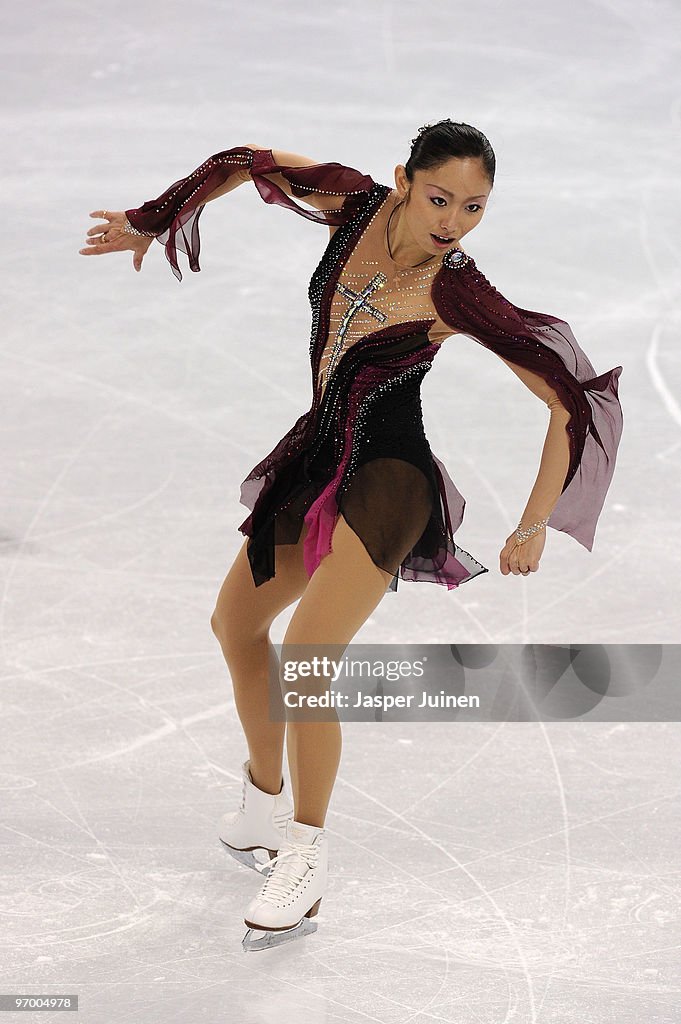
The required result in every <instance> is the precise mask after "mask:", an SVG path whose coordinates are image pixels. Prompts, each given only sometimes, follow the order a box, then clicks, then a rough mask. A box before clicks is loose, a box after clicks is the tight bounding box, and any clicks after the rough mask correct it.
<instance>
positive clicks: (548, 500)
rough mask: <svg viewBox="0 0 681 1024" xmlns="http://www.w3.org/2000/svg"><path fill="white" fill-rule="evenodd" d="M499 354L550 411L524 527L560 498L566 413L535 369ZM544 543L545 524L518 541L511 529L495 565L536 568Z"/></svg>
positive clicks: (506, 569)
mask: <svg viewBox="0 0 681 1024" xmlns="http://www.w3.org/2000/svg"><path fill="white" fill-rule="evenodd" d="M499 358H500V359H501V360H502V362H504V363H506V365H507V366H508V367H509V369H511V370H513V372H514V373H515V374H516V376H518V377H520V379H521V380H522V382H523V384H525V385H526V386H527V387H528V388H529V389H530V391H532V393H533V394H535V395H536V396H537V398H540V399H541V400H542V401H543V402H544V403H545V404H546V406H547V407H548V409H549V413H550V420H549V426H548V430H547V432H546V439H545V441H544V447H543V449H542V453H541V461H540V464H539V472H538V474H537V479H536V480H535V483H534V486H533V488H532V491H531V492H530V497H529V498H528V501H527V504H526V506H525V510H524V511H523V514H522V516H521V517H520V520H519V524H520V527H521V529H523V530H526V529H528V528H529V527H530V526H532V525H533V524H535V523H540V522H542V520H544V519H548V518H549V516H550V515H551V513H552V512H553V510H554V508H555V506H556V502H557V501H558V499H559V498H560V495H561V492H562V489H563V484H564V483H565V477H566V475H567V471H568V468H569V466H570V440H569V437H568V433H567V430H566V427H567V425H568V423H569V421H570V413H569V412H568V410H567V409H566V408H565V406H564V405H563V403H562V402H561V400H560V398H559V397H558V393H557V392H556V391H555V390H554V389H553V388H552V387H550V386H549V385H548V384H547V382H546V381H545V380H544V378H543V377H541V376H540V375H539V374H538V373H533V372H532V371H531V370H526V369H524V368H522V367H520V366H516V365H515V364H514V363H511V362H509V360H508V359H504V357H503V356H499ZM545 543H546V528H545V527H544V528H543V529H540V530H539V531H538V532H536V533H535V534H534V535H533V536H531V537H529V538H528V539H527V540H524V541H522V543H520V544H519V543H518V538H517V535H516V532H515V530H514V531H513V533H512V534H510V536H509V537H507V539H506V543H505V545H504V547H503V548H502V550H501V552H500V553H499V568H500V570H501V572H502V574H503V575H504V576H508V574H509V573H513V574H514V575H515V576H517V575H523V574H524V575H527V574H528V573H529V572H537V570H538V569H539V560H540V558H541V555H542V552H543V550H544V544H545Z"/></svg>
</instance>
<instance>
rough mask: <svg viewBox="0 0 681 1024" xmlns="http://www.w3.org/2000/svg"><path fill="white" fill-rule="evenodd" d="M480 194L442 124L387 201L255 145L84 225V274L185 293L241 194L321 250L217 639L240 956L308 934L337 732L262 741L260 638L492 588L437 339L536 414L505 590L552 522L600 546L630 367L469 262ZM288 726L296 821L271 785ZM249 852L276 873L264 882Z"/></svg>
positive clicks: (532, 564)
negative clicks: (234, 736) (439, 391)
mask: <svg viewBox="0 0 681 1024" xmlns="http://www.w3.org/2000/svg"><path fill="white" fill-rule="evenodd" d="M494 173H495V157H494V153H493V151H492V148H491V146H490V144H489V141H488V140H487V139H486V137H485V136H484V135H483V134H482V133H481V132H480V131H478V130H477V129H476V128H473V127H471V126H470V125H467V124H461V123H454V122H452V121H450V120H448V119H447V120H444V121H441V122H438V123H437V124H434V125H426V126H424V127H423V128H421V129H420V131H419V134H418V136H417V137H416V139H414V140H413V142H412V149H411V154H410V157H409V159H408V161H407V163H406V165H402V164H400V165H398V166H397V167H396V168H395V185H396V187H395V189H391V188H389V187H388V186H386V185H381V184H379V183H376V182H375V181H374V180H373V179H372V178H371V177H370V176H368V175H366V174H363V173H361V172H360V171H357V170H355V169H354V168H351V167H346V166H343V165H341V164H338V163H316V162H315V161H314V160H312V159H309V158H306V157H302V156H297V155H295V154H290V153H281V152H278V151H277V152H275V151H273V150H271V149H266V148H263V147H261V146H256V145H250V144H249V145H247V146H240V147H236V148H234V149H229V150H225V151H223V152H220V153H217V154H215V155H214V156H212V157H209V158H208V159H207V160H206V161H205V162H204V163H203V164H201V165H200V167H197V168H196V170H195V171H193V173H192V174H190V175H188V176H187V177H186V178H182V179H180V180H179V181H177V182H175V183H174V184H173V185H171V186H170V187H169V188H168V189H167V190H166V191H165V192H164V193H163V194H162V195H161V196H159V197H158V199H155V200H151V201H149V202H146V203H144V204H143V205H142V206H141V207H138V208H134V209H130V210H126V211H124V212H117V213H111V212H108V211H95V212H94V213H92V214H91V216H93V217H99V218H102V217H103V218H104V219H105V221H106V223H105V224H98V225H96V226H94V227H92V228H90V230H89V231H88V248H86V249H83V250H81V252H82V253H83V254H84V255H98V254H102V253H108V252H118V251H121V250H126V249H131V250H132V251H133V266H134V267H135V269H136V270H137V271H139V270H140V269H141V267H142V260H143V258H144V255H145V253H146V252H147V250H148V248H149V246H150V245H151V242H152V240H153V238H156V239H157V240H158V241H159V242H161V243H162V244H163V245H164V246H165V251H166V256H167V258H168V261H169V262H170V264H171V267H172V269H173V272H174V274H175V276H176V277H177V278H178V280H181V279H182V274H181V272H180V269H179V264H178V252H182V253H184V254H185V255H186V256H187V257H188V260H189V266H190V268H191V270H193V271H198V270H199V269H200V268H199V263H198V256H199V247H200V239H199V231H198V221H199V216H200V214H201V212H202V210H203V208H204V206H205V204H206V203H207V202H209V201H211V200H213V199H216V198H218V196H221V195H224V194H225V193H226V192H229V191H231V190H232V189H234V188H235V187H236V186H237V185H239V184H241V183H242V182H245V181H253V182H254V184H255V185H256V188H257V190H258V192H259V194H260V195H261V197H262V198H263V200H264V201H265V202H267V203H276V204H278V205H280V206H284V207H286V208H287V209H290V210H292V211H294V212H296V213H298V214H299V215H301V216H303V217H305V218H307V219H308V220H312V221H316V222H318V223H320V224H325V225H326V226H327V227H328V228H329V232H330V239H329V241H328V244H327V246H326V249H325V251H324V254H323V256H322V258H321V261H320V263H319V266H318V267H317V269H316V270H315V272H314V274H313V276H312V280H311V282H310V287H309V297H310V302H311V306H312V335H311V340H310V358H311V368H312V392H313V397H312V404H311V407H310V409H309V410H308V412H306V413H304V414H303V415H302V416H300V417H299V419H298V420H297V421H296V423H295V424H294V425H293V426H292V427H291V429H290V430H289V431H288V432H287V433H286V435H285V436H284V437H283V438H282V439H281V441H279V443H278V444H277V445H276V446H275V448H274V449H273V450H272V451H271V452H270V453H269V455H267V456H266V457H265V458H264V459H263V460H262V461H261V462H260V463H259V464H258V465H257V466H256V467H255V468H254V469H253V470H252V471H251V473H250V474H249V475H248V477H247V478H246V480H245V481H244V482H243V484H242V487H241V501H242V503H243V504H244V505H245V506H246V507H247V508H249V509H250V514H249V516H248V517H247V519H246V520H245V521H244V522H243V523H242V525H241V526H240V527H239V529H240V531H241V532H242V533H243V534H244V535H245V536H246V537H247V540H246V541H244V543H243V545H242V547H241V550H240V551H239V554H238V555H237V557H236V559H235V562H234V564H233V566H232V568H231V569H230V572H229V574H228V575H227V577H226V579H225V581H224V583H223V585H222V588H221V590H220V593H219V595H218V599H217V603H216V608H215V611H214V613H213V616H212V620H211V624H212V627H213V630H214V632H215V634H216V636H217V638H218V640H219V642H220V644H221V647H222V650H223V652H224V655H225V659H226V661H227V664H228V667H229V670H230V673H231V677H232V681H233V685H234V692H235V698H236V703H237V709H238V713H239V717H240V720H241V723H242V725H243V728H244V732H245V735H246V740H247V743H248V749H249V755H250V756H249V760H247V761H246V762H245V763H244V764H243V765H242V777H243V788H242V801H241V807H240V808H239V810H238V811H237V812H236V814H234V815H232V816H225V818H224V819H223V821H222V826H221V832H220V836H221V839H222V840H223V842H224V843H225V845H227V847H228V848H229V849H230V852H232V853H233V854H234V855H235V856H237V858H238V859H240V860H242V862H243V863H246V864H248V865H249V866H251V867H256V868H258V869H259V870H260V869H264V870H265V871H268V870H269V874H268V876H267V880H266V881H265V883H264V885H263V887H262V889H261V890H260V892H259V893H258V895H257V896H256V897H255V898H254V899H253V900H252V901H251V903H250V904H249V905H248V907H247V909H246V914H245V921H246V924H247V925H248V926H249V932H248V933H247V935H246V938H245V939H244V945H245V948H248V949H254V948H264V947H265V946H266V945H272V944H276V943H278V942H280V941H286V939H288V938H291V937H296V936H297V935H300V934H305V933H306V932H307V931H311V930H314V929H315V928H316V923H315V922H313V921H312V918H313V917H314V916H315V915H316V913H317V909H318V907H319V904H320V902H321V898H322V895H323V893H324V891H325V887H326V879H327V867H328V860H327V858H328V849H327V846H328V836H327V833H326V830H325V828H324V822H325V818H326V812H327V808H328V804H329V800H330V797H331V792H332V788H333V784H334V780H335V777H336V772H337V768H338V763H339V760H340V751H341V733H340V724H339V722H338V720H337V719H335V720H332V721H323V722H320V721H314V722H309V721H307V722H300V721H289V722H288V723H284V722H275V721H272V720H271V717H270V715H269V680H270V673H271V672H276V673H277V675H278V663H277V658H276V654H275V652H274V649H273V647H272V644H271V642H270V640H269V627H270V625H271V624H272V622H273V621H274V619H275V618H276V616H277V615H279V613H280V612H281V611H283V610H284V609H285V608H286V607H288V606H289V605H291V604H292V603H293V602H295V601H296V600H298V599H299V598H300V601H299V603H298V606H297V608H296V610H295V612H294V614H293V616H292V618H291V621H290V623H289V627H288V629H287V632H286V635H285V638H284V642H283V645H282V656H283V654H284V652H285V649H289V647H288V645H295V646H292V647H291V648H290V649H294V650H295V651H296V652H299V651H300V650H301V647H300V646H299V645H305V644H311V645H315V644H329V645H333V646H334V650H335V651H336V652H340V651H342V650H344V648H345V646H346V645H347V644H348V643H349V642H350V641H351V639H352V637H353V636H354V635H355V633H356V632H357V631H358V629H359V628H360V627H361V626H362V624H363V623H364V622H365V621H366V619H367V618H368V616H369V615H370V614H371V612H372V611H373V610H374V609H375V607H376V606H377V605H378V603H379V602H380V600H381V598H382V597H383V595H384V594H385V593H386V590H387V589H390V590H393V591H394V590H396V588H397V581H398V578H400V577H401V578H402V579H406V580H410V581H414V582H420V581H424V582H434V583H438V584H441V585H444V586H447V588H448V589H453V588H456V587H458V586H460V585H461V584H462V583H465V582H467V581H468V580H470V579H472V578H473V577H474V576H477V575H480V574H481V573H484V572H487V571H488V570H487V569H486V568H485V567H484V566H483V565H481V564H480V563H479V562H477V561H476V559H474V558H473V557H472V556H471V555H470V554H469V553H468V552H467V551H464V550H463V549H462V548H460V547H459V546H458V545H457V544H456V543H455V542H454V533H455V531H456V530H457V529H458V527H459V526H460V524H461V522H462V519H463V512H464V506H465V502H464V499H463V497H462V496H461V494H460V493H459V491H458V490H457V489H456V487H455V485H454V483H453V481H452V480H451V478H450V477H449V475H448V473H447V470H446V469H445V467H444V466H443V465H442V463H441V462H440V461H439V459H437V458H436V456H435V455H434V454H433V452H432V451H431V449H430V446H429V444H428V441H427V438H426V436H425V434H424V431H423V422H422V417H421V405H420V385H421V381H422V379H423V377H424V376H425V374H426V373H427V372H428V370H430V368H431V365H432V361H433V359H434V357H435V355H436V354H437V352H438V349H439V346H440V345H441V344H442V343H443V342H444V340H445V339H446V338H449V337H451V336H452V335H454V334H457V333H465V334H467V335H469V336H470V337H472V338H474V339H475V340H476V341H478V342H479V343H480V344H482V345H483V346H485V347H486V348H488V349H490V350H491V351H493V352H494V353H496V354H497V355H498V356H499V357H500V358H501V359H502V360H503V361H504V362H505V363H506V364H507V366H509V368H510V369H511V370H513V372H514V373H516V374H517V375H518V376H519V377H520V378H521V380H522V381H523V382H524V383H525V384H526V385H527V387H528V388H529V389H530V390H531V391H532V392H533V393H534V394H535V395H536V396H537V397H539V398H540V399H541V400H542V401H544V402H545V403H546V405H547V406H548V408H549V410H550V422H549V426H548V431H547V435H546V440H545V443H544V448H543V451H542V457H541V463H540V468H539V473H538V476H537V479H536V482H535V484H534V486H533V488H532V492H531V494H530V497H529V499H528V502H527V505H526V507H525V509H524V511H523V513H522V516H521V517H520V521H519V524H518V527H517V529H516V530H514V531H513V532H512V533H511V534H510V535H509V536H508V537H507V538H506V542H505V544H504V547H503V548H502V550H501V552H500V556H499V561H500V570H501V572H502V573H503V574H504V575H508V574H509V573H512V574H513V575H520V574H521V575H528V574H529V573H530V572H536V571H537V570H538V568H539V561H540V558H541V555H542V552H543V549H544V544H545V538H546V526H547V524H549V519H550V524H549V525H551V526H552V527H553V528H554V529H557V530H562V531H563V532H565V533H568V534H570V535H571V536H572V537H574V538H575V539H576V540H577V541H578V542H579V543H581V544H582V545H584V546H585V547H586V548H587V549H588V550H591V549H592V546H593V538H594V533H595V528H596V523H597V520H598V516H599V514H600V511H601V509H602V507H603V502H604V499H605V495H606V492H607V490H608V487H609V485H610V481H611V479H612V474H613V471H614V467H615V458H616V453H617V448H618V445H619V440H620V436H621V432H622V410H621V407H620V404H619V400H618V397H617V384H618V378H619V375H620V373H621V370H622V367H621V366H618V367H615V368H614V369H612V370H610V371H608V372H607V373H604V374H602V375H601V376H599V377H596V376H595V371H594V368H593V366H592V365H591V363H590V362H589V359H588V358H587V356H586V354H585V353H584V352H583V351H582V349H581V348H580V347H579V345H578V344H577V341H576V339H575V337H574V335H573V333H572V331H571V329H570V327H569V325H568V324H567V323H566V322H565V321H563V320H560V319H558V318H557V317H555V316H550V315H547V314H543V313H538V312H535V311H532V310H527V309H522V308H521V307H518V306H515V305H513V303H511V302H509V301H508V300H507V299H505V298H504V297H503V296H502V295H501V294H500V293H499V292H498V291H497V290H496V289H495V288H494V287H493V286H492V285H491V284H490V283H489V281H487V279H486V278H485V277H484V276H483V274H482V273H481V272H480V271H479V270H478V269H477V267H476V265H475V262H474V260H473V259H472V258H471V257H470V256H468V255H467V254H466V253H465V252H464V250H463V249H462V247H461V240H462V238H463V237H464V236H465V235H467V234H468V233H469V232H470V231H472V230H473V228H474V227H475V226H476V225H477V224H478V223H479V222H480V220H481V219H482V217H483V215H484V212H485V206H486V203H487V200H488V198H489V195H490V193H491V190H492V187H493V184H494ZM297 200H303V201H304V203H305V205H301V204H300V202H297ZM327 717H328V716H327ZM287 727H288V732H287V752H288V761H289V767H290V772H291V780H292V785H293V798H294V807H293V808H291V804H290V801H289V800H288V797H287V796H286V794H285V792H284V782H283V779H282V776H281V764H282V756H283V744H284V734H285V730H286V728H287ZM256 850H267V851H269V854H270V860H269V861H267V863H266V864H264V865H258V864H257V862H256V861H255V858H254V852H255V851H256ZM255 931H258V932H259V933H260V938H259V939H258V940H257V941H253V940H252V936H253V934H254V932H255Z"/></svg>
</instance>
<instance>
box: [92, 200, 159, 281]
mask: <svg viewBox="0 0 681 1024" xmlns="http://www.w3.org/2000/svg"><path fill="white" fill-rule="evenodd" d="M90 216H91V217H103V218H104V219H105V221H106V223H105V224H95V226H94V227H91V228H90V229H89V231H88V233H87V239H86V240H87V244H88V248H87V249H79V250H78V251H79V252H80V253H81V254H82V255H83V256H101V255H102V254H103V253H106V252H124V251H125V250H126V249H132V252H133V257H132V265H133V267H134V268H135V270H137V271H140V270H141V269H142V260H143V259H144V256H145V253H146V252H147V249H148V248H149V246H150V245H151V243H152V242H153V241H154V239H153V238H152V237H151V236H149V235H131V234H130V232H129V231H124V230H123V225H124V224H125V222H126V220H127V217H126V216H125V213H124V212H123V211H116V212H112V211H111V210H94V211H93V212H92V213H91V214H90Z"/></svg>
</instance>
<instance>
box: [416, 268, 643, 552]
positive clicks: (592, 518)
mask: <svg viewBox="0 0 681 1024" xmlns="http://www.w3.org/2000/svg"><path fill="white" fill-rule="evenodd" d="M433 300H434V303H435V307H436V309H437V312H438V314H439V315H440V316H441V317H442V319H443V320H444V321H445V323H447V324H449V326H451V327H452V328H453V329H455V330H457V331H462V332H463V333H464V334H467V335H468V336H469V337H471V338H473V339H474V340H475V341H477V342H478V343H479V344H481V345H484V346H485V348H488V349H490V350H491V351H492V352H496V354H497V355H499V356H502V357H503V358H504V359H508V360H509V362H512V363H515V364H517V365H518V366H521V367H524V368H526V369H528V370H531V371H533V372H535V373H538V374H539V375H540V376H542V377H543V378H544V380H545V381H546V382H547V384H549V385H550V386H551V387H552V388H553V389H554V390H555V391H556V393H557V394H558V397H559V398H560V400H561V402H562V404H563V405H564V406H565V408H566V409H567V410H568V412H569V414H570V420H569V422H568V424H567V427H566V430H567V432H568V437H569V445H570V465H569V468H568V472H567V475H566V478H565V483H564V484H563V490H562V492H561V495H560V497H559V498H558V501H557V503H556V505H555V506H554V509H553V512H552V513H551V515H550V517H549V523H548V525H549V526H551V527H553V529H554V530H561V531H562V532H563V533H567V534H569V535H570V536H571V537H574V539H575V540H576V541H578V542H579V543H580V544H582V545H583V546H584V547H585V548H587V550H588V551H591V550H592V548H593V541H594V535H595V532H596V524H597V522H598V517H599V515H600V513H601V510H602V508H603V504H604V502H605V496H606V494H607V491H608V488H609V487H610V482H611V480H612V476H613V473H614V471H615V461H616V457H617V449H618V447H619V442H620V438H621V436H622V426H623V416H622V407H621V405H620V402H619V398H618V395H617V390H618V381H619V376H620V374H621V372H622V367H621V366H616V367H614V368H613V369H612V370H608V371H606V372H605V373H602V374H600V375H598V376H597V375H596V371H595V370H594V367H593V366H592V364H591V362H590V361H589V358H588V356H587V355H586V353H585V352H584V351H583V350H582V349H581V348H580V346H579V344H578V342H577V340H576V338H575V336H574V334H573V333H572V329H571V328H570V326H569V324H567V323H566V322H565V321H564V320H561V319H559V318H558V317H556V316H552V315H550V314H548V313H538V312H536V311H534V310H530V309H522V308H521V307H520V306H515V305H514V304H513V303H512V302H509V300H508V299H505V298H504V296H503V295H501V294H500V292H498V291H497V289H496V288H494V286H493V285H491V284H490V282H489V281H488V280H487V278H486V277H485V276H484V275H483V274H482V273H481V272H480V271H479V270H478V268H477V267H476V265H475V261H474V260H473V258H472V257H471V256H469V255H468V254H466V253H463V252H460V251H457V250H450V251H449V252H448V253H447V254H446V256H445V257H444V258H443V266H442V269H441V270H440V271H439V273H438V275H437V277H436V278H435V281H434V282H433Z"/></svg>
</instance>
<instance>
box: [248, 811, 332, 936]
mask: <svg viewBox="0 0 681 1024" xmlns="http://www.w3.org/2000/svg"><path fill="white" fill-rule="evenodd" d="M328 856H329V851H328V839H327V836H326V832H325V830H324V829H323V828H317V827H316V826H314V825H305V824H304V823H303V822H300V821H295V820H291V821H289V822H288V823H287V826H286V838H285V840H284V842H283V843H282V846H281V849H280V850H279V853H278V855H277V856H276V857H274V858H273V859H272V861H268V863H267V864H265V865H263V869H265V868H268V867H269V866H270V865H272V869H271V871H270V873H269V875H268V877H267V881H266V882H265V884H264V885H263V887H262V889H261V890H260V892H259V893H258V895H257V896H256V897H255V898H254V899H252V900H251V902H250V903H249V904H248V906H247V907H246V912H245V915H244V921H245V923H246V924H247V925H248V931H247V932H246V934H245V935H244V938H243V942H242V946H243V949H244V952H246V953H248V952H249V951H251V950H257V949H269V948H271V947H272V946H280V945H281V944H282V943H284V942H290V941H291V940H292V939H298V938H301V937H302V936H303V935H309V934H311V933H312V932H316V931H317V922H316V921H313V920H312V919H313V918H314V917H316V916H317V911H318V910H319V904H320V903H321V902H322V896H323V895H324V893H325V891H326V883H327V878H328V866H329V861H328Z"/></svg>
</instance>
